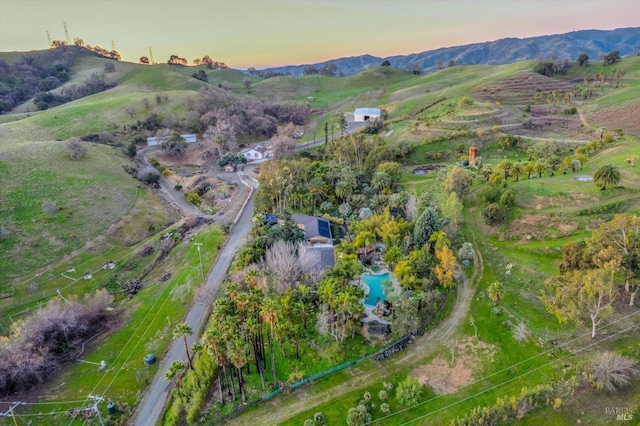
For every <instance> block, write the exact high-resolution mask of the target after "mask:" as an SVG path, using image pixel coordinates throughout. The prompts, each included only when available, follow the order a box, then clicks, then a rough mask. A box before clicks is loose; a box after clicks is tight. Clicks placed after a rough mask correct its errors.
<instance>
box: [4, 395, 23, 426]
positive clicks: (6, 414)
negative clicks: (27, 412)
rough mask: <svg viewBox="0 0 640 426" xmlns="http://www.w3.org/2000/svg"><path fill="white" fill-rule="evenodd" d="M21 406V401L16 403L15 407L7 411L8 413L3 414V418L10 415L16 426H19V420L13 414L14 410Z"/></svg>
mask: <svg viewBox="0 0 640 426" xmlns="http://www.w3.org/2000/svg"><path fill="white" fill-rule="evenodd" d="M20 404H22V403H21V402H20V401H18V402H14V403H13V405H12V406H11V408H9V411H7V412H6V413H4V414H2V416H3V417H9V415H11V417H12V418H13V423H14V424H15V425H16V426H18V420H17V419H16V415H15V413H14V412H13V409H14V408H16V407H17V406H18V405H20Z"/></svg>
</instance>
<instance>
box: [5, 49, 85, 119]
mask: <svg viewBox="0 0 640 426" xmlns="http://www.w3.org/2000/svg"><path fill="white" fill-rule="evenodd" d="M79 53H80V51H79V50H78V49H74V48H71V47H69V48H62V49H55V50H50V51H46V52H39V53H37V54H35V53H28V54H25V55H23V56H21V57H20V58H19V59H18V60H17V61H15V62H14V63H12V64H11V65H9V64H7V63H6V62H5V61H3V60H0V113H6V112H8V111H11V110H12V109H13V108H15V107H16V106H18V105H20V104H21V103H23V102H24V101H26V100H28V99H30V98H32V97H34V96H36V95H37V94H39V93H46V92H49V91H51V90H53V89H55V88H57V87H59V86H60V85H62V84H63V83H65V82H67V81H68V80H69V78H70V77H71V66H72V65H73V63H74V62H75V59H76V58H77V57H78V55H79Z"/></svg>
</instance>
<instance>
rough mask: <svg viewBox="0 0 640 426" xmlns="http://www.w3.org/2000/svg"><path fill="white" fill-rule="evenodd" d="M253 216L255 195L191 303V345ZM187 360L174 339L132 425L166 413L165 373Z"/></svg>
mask: <svg viewBox="0 0 640 426" xmlns="http://www.w3.org/2000/svg"><path fill="white" fill-rule="evenodd" d="M252 215H253V197H252V198H251V199H250V200H249V202H248V203H247V205H246V207H245V209H244V210H243V212H242V214H241V215H240V218H239V220H238V222H237V223H236V225H235V226H233V228H232V229H231V232H230V233H229V237H228V239H227V242H226V243H225V245H224V246H223V247H222V249H221V250H220V253H219V255H218V257H217V259H216V260H215V263H214V264H213V266H212V267H211V269H210V270H209V268H208V267H207V266H205V269H207V270H209V273H208V275H207V279H206V282H205V284H204V285H203V287H202V291H201V292H200V293H198V294H199V296H197V297H196V300H195V301H194V303H193V305H192V306H191V309H190V310H189V313H188V314H187V317H186V319H185V321H184V322H185V323H187V324H188V325H189V327H191V328H192V329H193V331H194V335H193V336H189V337H188V338H187V343H188V345H189V347H191V345H192V344H193V342H194V340H195V339H196V337H197V336H196V335H199V333H198V330H200V328H201V327H202V326H203V322H204V320H205V316H206V314H207V310H208V304H207V300H206V299H207V298H208V295H216V294H217V293H218V290H219V289H220V287H221V285H222V281H223V279H224V276H225V274H226V273H227V270H228V269H229V266H230V265H231V262H232V261H233V258H234V256H235V254H236V252H237V251H238V250H239V249H240V248H241V247H242V245H243V244H244V240H245V237H246V236H247V235H248V234H249V231H250V230H251V217H252ZM186 359H187V356H186V353H185V352H184V345H183V344H182V341H178V340H177V339H174V341H173V342H172V344H171V345H170V346H169V349H168V351H167V353H166V354H165V356H164V357H163V358H162V360H161V361H160V366H159V369H158V372H157V373H156V375H155V377H154V378H153V381H152V382H151V385H150V386H149V388H148V389H147V391H146V396H145V398H144V399H143V400H142V401H141V403H140V404H139V405H138V409H137V410H136V412H135V419H132V420H131V421H130V422H129V424H135V425H136V426H149V425H155V424H157V423H158V421H159V419H160V416H161V415H162V412H163V409H164V406H165V403H166V400H167V396H168V395H169V391H170V390H171V382H170V381H165V380H164V376H165V375H166V373H167V370H168V369H169V366H170V365H171V363H172V362H173V361H176V360H186Z"/></svg>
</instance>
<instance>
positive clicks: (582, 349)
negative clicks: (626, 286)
mask: <svg viewBox="0 0 640 426" xmlns="http://www.w3.org/2000/svg"><path fill="white" fill-rule="evenodd" d="M638 313H640V311H636V312H633V313H631V314H628V315H625V316H624V317H622V318H619V319H617V320H615V321H613V322H611V323H609V324H607V325H606V326H605V327H603V328H606V327H609V326H611V325H613V324H616V323H618V322H620V321H623V320H625V319H627V318H629V317H630V316H633V315H636V314H638ZM638 325H640V322H638V323H634V324H633V325H631V326H629V327H627V328H625V329H622V330H620V331H618V332H616V333H614V334H612V335H610V336H606V337H603V338H602V339H601V340H599V341H597V342H594V343H590V344H588V345H587V346H585V347H582V348H579V349H577V350H576V351H575V352H573V353H570V354H567V355H564V356H562V357H560V358H557V359H555V360H553V361H550V362H548V363H545V364H543V365H541V366H538V367H536V368H534V369H533V370H528V371H526V372H524V373H522V374H520V375H518V376H516V377H513V378H511V379H509V380H506V381H504V382H502V383H499V384H497V385H494V386H492V387H490V388H488V389H485V390H483V391H481V392H478V393H476V394H473V395H470V396H468V397H466V398H464V399H461V400H459V401H456V402H454V403H451V404H449V405H447V406H445V407H441V408H439V409H437V410H435V411H432V412H430V413H427V414H425V415H423V416H420V417H417V418H415V419H412V420H410V421H408V422H405V423H403V424H402V425H406V424H409V423H412V422H414V421H416V420H419V419H423V418H425V417H428V416H430V415H432V414H435V413H437V412H440V411H442V410H444V409H447V408H450V407H453V406H455V405H457V404H461V403H463V402H465V401H468V400H469V399H472V398H475V397H477V396H479V395H482V394H483V393H487V392H489V391H491V390H494V389H496V388H498V387H500V386H502V385H504V384H507V383H510V382H513V381H515V380H517V379H520V378H522V377H524V376H526V375H528V374H531V373H533V372H535V371H538V370H540V369H542V368H544V367H547V366H549V365H551V364H554V363H556V362H558V361H561V360H563V359H566V358H569V357H572V356H574V355H575V354H577V353H579V352H582V351H584V350H586V349H588V348H591V347H593V346H595V345H598V344H600V343H602V342H604V341H605V340H608V339H611V338H613V337H615V336H617V335H619V334H622V333H624V332H627V331H629V330H631V329H632V328H634V327H637V326H638ZM590 335H591V333H590V332H589V333H585V334H583V335H581V336H578V337H576V338H574V339H571V340H569V341H567V342H565V343H564V344H562V345H559V346H558V347H556V348H552V349H549V350H547V351H544V352H540V353H539V354H538V355H535V356H533V357H530V358H528V359H525V360H523V361H520V362H518V363H516V364H513V365H510V366H508V367H505V368H503V369H502V370H499V371H496V372H494V373H492V374H489V375H488V376H485V377H483V378H480V379H478V380H476V381H474V382H472V383H469V384H467V385H464V386H461V387H460V388H458V389H464V388H467V387H470V386H472V385H474V384H477V383H480V382H482V381H484V380H486V379H488V378H490V377H492V376H495V375H497V374H500V373H504V372H505V371H507V370H510V369H511V368H513V367H516V366H518V365H521V364H523V363H525V362H528V361H531V360H533V359H535V358H538V357H540V356H542V355H546V354H549V353H551V352H553V351H555V350H557V349H559V348H561V347H563V346H567V345H568V344H569V343H571V342H574V341H576V340H580V339H583V338H585V337H587V336H590ZM442 396H444V394H443V395H437V396H435V397H433V398H430V399H428V400H426V401H422V402H419V403H417V404H414V405H412V406H410V407H407V408H403V409H402V410H399V411H396V412H395V413H392V414H389V415H387V416H385V417H382V418H379V419H375V420H373V421H372V422H371V423H375V422H379V421H381V420H385V419H388V418H390V417H393V416H395V415H397V414H400V413H403V412H405V411H408V410H412V409H414V408H416V407H418V406H420V405H423V404H426V403H428V402H432V401H434V400H436V399H438V398H440V397H442Z"/></svg>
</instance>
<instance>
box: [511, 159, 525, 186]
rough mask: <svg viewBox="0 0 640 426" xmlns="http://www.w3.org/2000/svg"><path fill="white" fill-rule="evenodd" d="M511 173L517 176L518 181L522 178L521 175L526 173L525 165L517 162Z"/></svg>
mask: <svg viewBox="0 0 640 426" xmlns="http://www.w3.org/2000/svg"><path fill="white" fill-rule="evenodd" d="M511 175H512V176H513V177H515V178H516V182H517V181H519V180H520V176H522V175H524V167H523V166H522V163H515V164H514V165H513V167H512V168H511Z"/></svg>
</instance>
